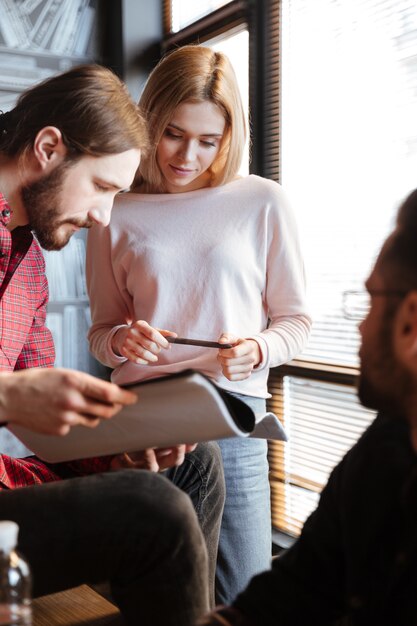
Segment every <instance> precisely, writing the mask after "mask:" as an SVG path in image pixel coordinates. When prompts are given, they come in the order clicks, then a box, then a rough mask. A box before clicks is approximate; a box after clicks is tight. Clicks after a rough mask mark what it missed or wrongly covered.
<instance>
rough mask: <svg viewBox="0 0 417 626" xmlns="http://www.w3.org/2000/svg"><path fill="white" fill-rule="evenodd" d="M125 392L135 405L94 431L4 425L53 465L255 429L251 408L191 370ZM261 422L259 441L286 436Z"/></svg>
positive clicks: (272, 422) (271, 422)
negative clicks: (51, 431) (45, 431)
mask: <svg viewBox="0 0 417 626" xmlns="http://www.w3.org/2000/svg"><path fill="white" fill-rule="evenodd" d="M129 388H130V389H131V390H132V391H134V392H135V393H137V395H138V401H137V403H136V404H134V405H131V406H129V407H125V408H124V409H123V410H122V411H121V412H120V413H119V414H118V415H116V416H115V417H113V418H112V419H110V420H106V421H102V422H101V423H100V424H99V426H97V428H92V429H89V428H84V427H82V426H76V427H74V428H72V429H71V431H70V433H69V434H68V435H66V436H64V437H58V436H48V435H40V434H38V433H34V432H31V431H29V430H27V429H26V428H23V427H21V426H17V425H10V426H9V430H11V431H12V432H13V433H14V434H15V435H16V437H17V438H18V439H20V440H21V441H22V443H24V444H25V445H26V446H27V447H28V448H30V449H31V450H33V452H34V453H35V454H37V455H38V456H39V457H40V458H41V459H44V460H45V461H48V462H51V463H56V462H59V461H68V460H73V459H80V458H88V457H92V456H101V455H105V454H117V453H120V452H135V451H138V450H143V449H144V448H151V447H167V446H172V445H176V444H180V443H196V442H200V441H212V440H216V439H224V438H226V437H248V436H249V435H250V434H251V433H252V431H253V430H254V429H255V414H254V413H253V411H252V409H250V408H249V407H248V406H247V405H246V404H245V403H244V402H242V401H240V400H239V399H237V398H235V397H233V396H231V395H230V394H228V393H226V392H225V391H223V390H221V389H219V388H218V387H216V385H214V384H213V383H212V382H211V381H210V380H208V378H206V377H205V376H203V375H202V374H200V373H198V372H194V371H192V370H187V371H185V372H181V373H180V374H174V375H172V376H167V377H164V378H159V379H156V380H152V381H150V382H145V383H140V384H138V385H133V386H130V387H129ZM265 419H267V422H266V423H265V427H262V426H261V425H262V424H263V421H264V420H262V421H261V422H260V423H259V424H257V425H256V429H259V432H260V435H261V437H265V435H266V434H268V433H269V434H271V433H274V434H275V437H274V438H279V439H285V438H286V436H285V433H284V431H283V429H282V427H281V425H280V424H279V421H278V420H277V418H276V417H275V415H273V414H272V413H269V414H267V415H266V416H265ZM269 434H268V436H269ZM255 436H256V435H255Z"/></svg>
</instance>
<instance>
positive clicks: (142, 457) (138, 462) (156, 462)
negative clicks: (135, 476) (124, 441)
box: [110, 443, 197, 472]
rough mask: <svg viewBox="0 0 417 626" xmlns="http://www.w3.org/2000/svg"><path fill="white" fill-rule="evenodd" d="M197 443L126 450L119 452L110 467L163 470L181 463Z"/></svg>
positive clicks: (114, 468)
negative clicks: (134, 450) (133, 450)
mask: <svg viewBox="0 0 417 626" xmlns="http://www.w3.org/2000/svg"><path fill="white" fill-rule="evenodd" d="M196 447H197V444H196V443H193V444H181V445H179V446H172V447H171V448H147V449H146V450H140V451H139V452H129V454H128V453H127V452H125V453H124V454H118V455H117V456H115V457H114V459H113V460H112V462H111V464H110V467H111V469H113V470H116V469H126V468H130V469H145V470H149V471H151V472H162V471H163V470H165V469H168V468H169V467H174V466H178V465H181V464H182V463H183V461H184V458H185V455H186V454H187V452H192V451H193V450H195V449H196Z"/></svg>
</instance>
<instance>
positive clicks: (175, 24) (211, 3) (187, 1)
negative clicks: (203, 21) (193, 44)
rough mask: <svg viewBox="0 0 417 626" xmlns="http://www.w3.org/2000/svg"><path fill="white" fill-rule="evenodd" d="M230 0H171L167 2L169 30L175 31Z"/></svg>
mask: <svg viewBox="0 0 417 626" xmlns="http://www.w3.org/2000/svg"><path fill="white" fill-rule="evenodd" d="M229 1H230V0H199V2H195V0H172V2H169V4H170V11H171V32H173V33H177V32H178V31H179V30H181V29H182V28H185V27H186V26H189V25H190V24H192V23H193V22H195V21H196V20H198V19H200V18H202V17H204V16H205V15H208V14H209V13H211V12H212V11H214V10H215V9H218V8H220V7H222V6H223V5H225V4H228V3H229Z"/></svg>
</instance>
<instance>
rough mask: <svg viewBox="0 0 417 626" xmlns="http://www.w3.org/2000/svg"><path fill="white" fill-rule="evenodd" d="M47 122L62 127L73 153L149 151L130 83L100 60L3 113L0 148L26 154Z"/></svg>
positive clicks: (44, 84)
mask: <svg viewBox="0 0 417 626" xmlns="http://www.w3.org/2000/svg"><path fill="white" fill-rule="evenodd" d="M45 126H55V127H57V128H58V129H59V130H60V131H61V133H62V136H63V140H64V143H65V145H66V146H67V148H68V151H69V155H70V156H72V157H76V156H81V155H90V156H103V155H106V154H119V153H121V152H125V151H126V150H130V149H132V148H137V149H139V150H142V151H144V150H145V149H146V148H147V144H148V138H147V131H146V125H145V122H144V119H143V117H142V115H141V113H140V110H139V108H138V106H137V105H136V104H135V102H134V101H133V100H132V99H131V97H130V95H129V93H128V91H127V88H126V86H125V85H124V83H123V82H122V81H121V80H120V79H119V78H118V77H117V76H116V75H115V74H114V73H113V72H112V71H111V70H109V69H107V68H105V67H102V66H100V65H80V66H78V67H75V68H73V69H71V70H69V71H68V72H65V73H63V74H59V75H57V76H53V77H52V78H49V79H47V80H45V81H43V82H41V83H39V84H37V85H35V86H34V87H32V88H31V89H29V90H27V91H26V92H24V93H23V94H22V95H21V96H20V97H19V99H18V101H17V104H16V106H15V108H14V109H12V110H11V111H9V112H8V113H5V114H3V115H0V152H2V153H3V154H5V155H6V156H9V157H13V156H16V155H20V154H23V153H24V152H26V151H27V150H29V149H30V148H31V147H32V146H33V142H34V140H35V137H36V135H37V133H38V132H39V131H40V130H41V129H42V128H45Z"/></svg>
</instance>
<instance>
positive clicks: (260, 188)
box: [240, 174, 288, 205]
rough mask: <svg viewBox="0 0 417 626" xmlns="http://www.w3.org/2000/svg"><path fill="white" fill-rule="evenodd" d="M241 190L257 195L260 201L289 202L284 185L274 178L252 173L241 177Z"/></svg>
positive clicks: (275, 203)
mask: <svg viewBox="0 0 417 626" xmlns="http://www.w3.org/2000/svg"><path fill="white" fill-rule="evenodd" d="M240 180H241V185H240V192H241V193H245V195H249V196H256V198H257V199H258V201H261V202H266V203H268V204H272V205H282V204H285V205H286V204H287V203H288V198H287V194H286V192H285V191H284V189H283V188H282V186H281V185H280V184H279V183H277V182H276V181H274V180H271V179H269V178H263V177H262V176H257V175H256V174H250V175H249V176H245V177H243V178H241V179H240Z"/></svg>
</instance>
